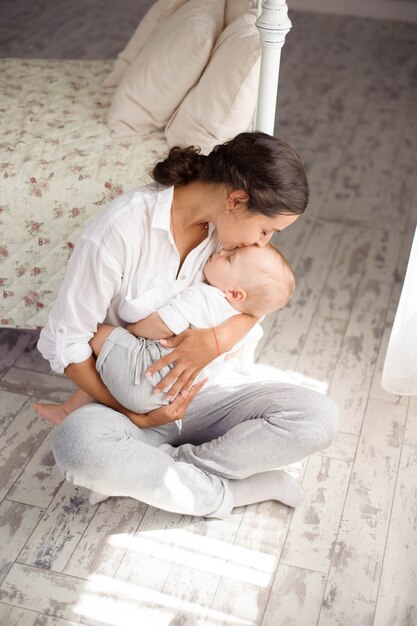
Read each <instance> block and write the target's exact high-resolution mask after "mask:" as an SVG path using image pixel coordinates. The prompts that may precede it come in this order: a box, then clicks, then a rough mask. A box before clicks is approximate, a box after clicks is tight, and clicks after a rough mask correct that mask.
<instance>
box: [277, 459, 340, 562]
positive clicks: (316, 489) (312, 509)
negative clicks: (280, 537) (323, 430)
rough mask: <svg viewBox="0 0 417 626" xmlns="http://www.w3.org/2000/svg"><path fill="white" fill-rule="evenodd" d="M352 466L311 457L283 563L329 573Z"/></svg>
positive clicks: (338, 461)
mask: <svg viewBox="0 0 417 626" xmlns="http://www.w3.org/2000/svg"><path fill="white" fill-rule="evenodd" d="M351 469H352V463H351V462H347V461H341V460H339V459H331V458H329V457H319V456H315V455H314V456H311V457H310V459H309V462H308V465H307V470H306V473H305V475H304V480H303V489H304V491H305V498H304V502H303V503H302V504H301V506H299V507H298V508H297V509H295V511H294V514H293V518H292V521H291V525H290V528H289V531H288V535H287V539H286V541H285V545H284V550H283V552H282V556H281V563H284V564H285V565H292V566H294V567H302V568H304V569H310V570H315V571H317V572H322V573H324V574H327V572H328V570H329V565H330V559H331V556H332V553H333V548H334V543H335V540H336V536H337V532H338V529H339V523H340V518H341V515H342V511H343V505H344V501H345V497H346V491H347V488H348V484H349V479H350V473H351Z"/></svg>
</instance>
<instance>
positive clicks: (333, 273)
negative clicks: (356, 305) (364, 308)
mask: <svg viewBox="0 0 417 626" xmlns="http://www.w3.org/2000/svg"><path fill="white" fill-rule="evenodd" d="M371 242H372V231H371V230H369V229H368V228H363V226H362V225H358V224H344V226H343V233H342V237H341V239H340V245H339V249H338V251H337V254H336V256H335V258H334V262H333V263H332V267H331V270H330V273H329V276H328V277H327V280H326V284H325V286H324V289H323V293H322V294H321V296H320V300H319V303H318V309H317V312H318V314H319V315H321V316H323V317H334V318H338V319H345V320H348V319H349V316H350V312H351V310H352V306H353V302H354V300H355V297H356V294H357V291H358V285H359V282H360V280H361V278H362V276H363V274H364V271H365V264H366V259H367V257H368V255H369V251H370V249H371Z"/></svg>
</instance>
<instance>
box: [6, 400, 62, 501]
mask: <svg viewBox="0 0 417 626" xmlns="http://www.w3.org/2000/svg"><path fill="white" fill-rule="evenodd" d="M51 428H52V424H49V423H48V422H45V421H44V420H42V419H40V417H39V416H38V415H37V413H36V411H35V409H34V408H33V406H32V405H31V404H28V405H26V406H24V407H23V409H22V410H21V411H20V413H19V414H18V415H17V416H16V417H15V418H14V420H13V422H12V423H11V424H10V426H9V427H8V428H7V430H6V431H5V432H4V433H3V435H2V436H1V437H0V470H1V471H0V499H2V498H3V497H4V496H5V495H6V493H7V492H8V491H9V489H10V488H11V486H12V485H13V483H14V482H15V480H16V479H17V478H18V476H19V474H20V472H21V471H22V469H23V468H24V467H25V466H26V464H27V463H28V461H29V460H30V459H31V457H32V455H33V454H34V452H35V451H36V450H37V448H38V447H39V446H40V445H41V443H42V441H43V440H44V439H45V437H46V436H47V434H48V433H49V431H50V430H51Z"/></svg>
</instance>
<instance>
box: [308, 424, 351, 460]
mask: <svg viewBox="0 0 417 626" xmlns="http://www.w3.org/2000/svg"><path fill="white" fill-rule="evenodd" d="M358 440H359V437H358V435H353V434H352V433H343V432H342V431H340V430H339V432H337V433H336V437H335V438H334V439H333V441H332V443H331V444H330V446H329V447H328V448H325V449H324V450H320V451H319V452H316V455H317V456H328V457H330V458H331V459H341V460H342V461H353V459H354V458H355V454H356V448H357V446H358Z"/></svg>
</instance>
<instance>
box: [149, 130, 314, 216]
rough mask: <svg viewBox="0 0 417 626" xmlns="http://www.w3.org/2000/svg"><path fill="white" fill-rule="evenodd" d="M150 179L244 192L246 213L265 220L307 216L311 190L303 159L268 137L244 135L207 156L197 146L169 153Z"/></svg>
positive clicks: (171, 183) (216, 148)
mask: <svg viewBox="0 0 417 626" xmlns="http://www.w3.org/2000/svg"><path fill="white" fill-rule="evenodd" d="M152 178H153V179H154V180H155V181H156V182H157V183H160V184H162V185H186V184H187V183H189V182H191V181H194V180H201V181H203V182H208V183H223V184H225V185H226V186H227V187H228V188H230V189H243V190H244V191H245V192H246V193H247V195H248V198H249V199H248V201H247V208H248V210H249V211H252V212H254V213H262V214H263V215H266V216H267V217H273V216H274V215H280V214H281V215H282V214H286V215H288V214H289V215H293V214H297V215H299V214H300V213H303V212H304V210H305V208H306V206H307V202H308V184H307V179H306V175H305V172H304V167H303V165H302V163H301V160H300V157H299V156H298V154H297V153H296V152H295V150H293V149H292V148H291V147H290V146H289V145H288V144H287V143H285V141H282V140H281V139H278V138H277V137H272V136H271V135H267V134H266V133H261V132H258V131H256V132H252V133H240V134H239V135H237V136H236V137H235V138H234V139H232V140H231V141H227V142H226V143H223V144H219V145H217V146H215V147H214V148H213V150H212V151H211V152H210V154H208V155H207V156H205V155H202V154H200V149H199V148H196V147H194V146H189V147H187V148H182V147H179V146H175V147H174V148H171V150H170V151H169V154H168V156H167V157H166V158H165V159H164V160H162V161H159V162H158V163H156V165H155V167H154V169H153V171H152Z"/></svg>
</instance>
